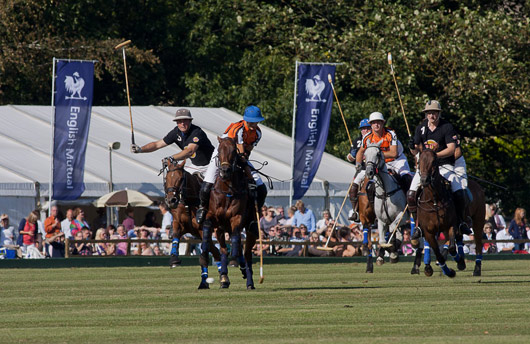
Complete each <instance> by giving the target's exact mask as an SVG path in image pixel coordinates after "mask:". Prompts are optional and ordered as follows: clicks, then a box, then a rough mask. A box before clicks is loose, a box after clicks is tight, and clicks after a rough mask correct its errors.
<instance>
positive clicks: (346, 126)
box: [328, 74, 353, 147]
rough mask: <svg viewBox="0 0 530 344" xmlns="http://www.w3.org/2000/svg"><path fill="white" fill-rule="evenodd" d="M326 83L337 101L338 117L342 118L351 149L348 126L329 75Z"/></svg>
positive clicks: (351, 143)
mask: <svg viewBox="0 0 530 344" xmlns="http://www.w3.org/2000/svg"><path fill="white" fill-rule="evenodd" d="M328 81H329V84H330V85H331V89H332V90H333V94H334V95H335V100H336V101H337V105H338V106H339V111H340V115H341V116H342V121H343V122H344V127H345V128H346V134H348V140H350V147H353V142H352V140H351V136H350V131H349V130H348V125H347V124H346V119H344V114H343V113H342V108H341V107H340V103H339V98H338V97H337V92H335V86H333V81H331V74H328Z"/></svg>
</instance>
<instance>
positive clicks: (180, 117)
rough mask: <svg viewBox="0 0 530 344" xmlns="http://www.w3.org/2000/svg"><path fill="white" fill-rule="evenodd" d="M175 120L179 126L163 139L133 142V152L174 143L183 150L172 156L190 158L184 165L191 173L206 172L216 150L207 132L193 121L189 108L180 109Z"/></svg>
mask: <svg viewBox="0 0 530 344" xmlns="http://www.w3.org/2000/svg"><path fill="white" fill-rule="evenodd" d="M173 121H175V122H177V126H176V127H175V128H173V130H171V131H170V132H169V133H168V134H167V135H166V136H165V137H164V138H163V139H161V140H158V141H153V142H150V143H148V144H146V145H144V146H141V147H140V146H138V145H136V144H132V145H131V152H133V153H150V152H154V151H157V150H159V149H160V148H164V147H166V146H169V145H170V144H172V143H174V144H176V145H177V146H178V147H179V148H180V149H181V151H180V152H179V153H176V154H173V155H172V156H171V158H173V159H175V160H184V159H188V160H186V165H185V166H184V169H185V170H186V171H188V172H189V173H195V172H200V173H201V174H204V173H205V172H206V169H207V168H208V163H209V162H210V158H211V157H212V153H213V151H214V147H213V145H212V143H211V142H210V140H209V139H208V136H206V133H205V132H204V131H203V130H202V129H201V128H200V127H199V126H196V125H194V124H192V123H191V122H192V121H193V117H192V116H191V112H190V110H188V109H178V110H177V112H176V114H175V118H174V119H173Z"/></svg>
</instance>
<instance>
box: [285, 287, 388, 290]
mask: <svg viewBox="0 0 530 344" xmlns="http://www.w3.org/2000/svg"><path fill="white" fill-rule="evenodd" d="M383 288H384V287H305V288H275V289H274V291H280V290H286V291H296V290H353V289H383Z"/></svg>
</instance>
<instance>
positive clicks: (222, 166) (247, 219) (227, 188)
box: [199, 137, 258, 290]
mask: <svg viewBox="0 0 530 344" xmlns="http://www.w3.org/2000/svg"><path fill="white" fill-rule="evenodd" d="M218 141H219V146H218V148H217V153H218V156H217V161H218V164H219V173H218V176H217V178H216V180H215V183H214V185H213V188H212V191H211V194H210V203H209V207H208V213H207V214H206V219H205V221H204V224H203V241H202V246H201V247H202V254H201V256H200V263H201V269H202V274H201V277H202V281H201V284H200V285H199V289H203V288H206V287H207V286H208V285H207V284H206V282H205V278H206V277H207V276H208V259H207V258H208V251H209V249H210V246H211V245H210V244H209V242H210V241H209V238H210V237H211V235H212V228H217V238H218V240H219V242H220V243H221V242H222V240H224V233H225V232H228V233H230V235H231V242H232V251H231V256H232V260H236V261H238V262H239V264H240V269H241V272H242V273H243V278H246V279H247V289H249V290H250V289H255V287H254V281H253V279H252V276H253V271H252V247H253V246H254V244H255V243H256V238H257V235H258V232H257V222H256V216H255V215H256V208H255V205H254V202H255V198H254V197H252V196H251V195H250V193H249V187H248V178H252V177H251V176H250V175H249V174H248V173H247V170H246V167H247V166H248V165H247V163H246V161H245V160H244V159H243V158H242V156H241V155H240V154H238V152H237V148H236V143H235V141H234V140H233V139H231V138H228V137H227V138H218ZM243 228H246V244H245V249H244V257H243V255H242V254H241V252H240V250H241V231H242V230H243ZM227 256H228V252H227V250H226V249H225V248H223V247H221V271H220V275H221V277H220V283H221V288H228V287H229V286H230V280H229V279H228V257H227Z"/></svg>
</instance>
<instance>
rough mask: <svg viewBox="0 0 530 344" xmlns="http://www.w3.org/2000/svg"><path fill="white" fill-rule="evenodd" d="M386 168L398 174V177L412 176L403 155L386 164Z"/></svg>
mask: <svg viewBox="0 0 530 344" xmlns="http://www.w3.org/2000/svg"><path fill="white" fill-rule="evenodd" d="M386 168H387V169H388V170H392V171H394V172H395V173H399V175H400V176H403V175H405V174H410V175H412V173H411V172H410V167H409V162H408V161H407V158H406V157H405V155H403V154H401V155H400V156H398V157H397V158H396V159H394V160H392V161H389V162H387V163H386Z"/></svg>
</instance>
